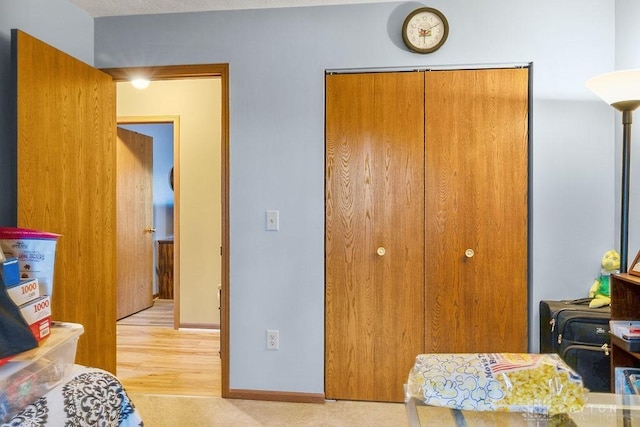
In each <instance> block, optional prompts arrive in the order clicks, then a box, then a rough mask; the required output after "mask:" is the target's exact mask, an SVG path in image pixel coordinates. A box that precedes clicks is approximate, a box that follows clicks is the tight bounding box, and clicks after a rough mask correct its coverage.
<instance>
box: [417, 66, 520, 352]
mask: <svg viewBox="0 0 640 427" xmlns="http://www.w3.org/2000/svg"><path fill="white" fill-rule="evenodd" d="M425 79H426V101H425V109H426V194H427V196H426V206H427V228H426V239H427V242H428V243H427V246H426V292H427V294H426V295H427V298H426V349H425V350H426V352H435V353H438V352H440V353H446V352H472V353H476V352H526V351H527V292H528V290H527V288H528V287H527V221H528V207H527V206H528V200H527V197H528V196H527V195H528V140H527V135H528V128H527V126H528V118H527V117H528V70H527V69H493V70H464V71H434V72H427V73H425ZM468 249H470V250H472V251H473V254H471V253H468V254H467V255H465V252H466V251H467V250H468Z"/></svg>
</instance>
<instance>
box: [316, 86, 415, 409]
mask: <svg viewBox="0 0 640 427" xmlns="http://www.w3.org/2000/svg"><path fill="white" fill-rule="evenodd" d="M423 85H424V79H423V78H422V76H421V75H420V74H419V73H373V74H343V75H331V76H327V78H326V95H327V96H326V195H325V199H326V242H325V244H326V246H325V247H326V332H325V336H326V345H325V348H326V350H325V351H326V355H325V364H326V369H325V389H326V390H325V391H326V397H327V398H331V399H350V400H372V401H396V402H401V401H403V390H402V385H403V384H404V382H405V381H406V378H407V375H408V372H409V369H410V368H411V366H412V364H413V361H414V359H415V356H416V355H417V354H419V353H421V352H422V350H423V348H424V345H423V344H424V320H423V319H424V187H423V185H424V129H423V126H424V119H423V117H424V111H423V110H424V98H423V93H424V86H423Z"/></svg>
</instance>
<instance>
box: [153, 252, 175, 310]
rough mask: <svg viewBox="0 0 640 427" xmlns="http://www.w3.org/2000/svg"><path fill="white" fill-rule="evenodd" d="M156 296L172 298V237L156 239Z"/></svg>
mask: <svg viewBox="0 0 640 427" xmlns="http://www.w3.org/2000/svg"><path fill="white" fill-rule="evenodd" d="M157 256H158V258H157V267H156V270H157V273H158V298H160V299H173V239H162V240H158V241H157Z"/></svg>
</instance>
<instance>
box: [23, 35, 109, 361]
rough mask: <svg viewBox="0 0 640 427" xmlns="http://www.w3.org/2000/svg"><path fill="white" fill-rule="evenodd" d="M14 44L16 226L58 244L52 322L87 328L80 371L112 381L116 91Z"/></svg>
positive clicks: (43, 50)
mask: <svg viewBox="0 0 640 427" xmlns="http://www.w3.org/2000/svg"><path fill="white" fill-rule="evenodd" d="M12 36H13V39H12V41H13V43H14V52H15V55H16V62H15V65H16V67H17V69H16V76H17V99H18V113H17V121H18V123H17V135H18V140H17V145H18V163H17V164H18V225H19V226H20V227H28V228H35V229H39V230H46V231H51V232H56V233H60V234H62V237H61V238H60V239H59V241H58V246H57V253H56V264H55V276H54V288H53V296H52V301H53V317H54V319H55V320H62V321H67V322H75V323H80V324H82V325H83V326H84V331H85V332H84V334H83V336H82V339H81V340H80V341H79V345H78V351H77V358H76V361H77V362H78V363H80V364H85V365H90V366H94V367H98V368H103V369H106V370H108V371H111V372H115V369H116V336H115V321H116V318H115V314H116V311H115V301H116V298H115V295H116V292H115V291H116V288H115V283H116V252H115V250H116V245H115V238H116V232H115V231H116V216H115V200H116V199H115V188H116V187H115V165H116V162H115V160H116V156H115V85H114V84H113V82H112V79H111V77H110V76H109V75H107V74H105V73H102V72H101V71H98V70H96V69H94V68H92V67H90V66H88V65H87V64H85V63H83V62H81V61H78V60H77V59H74V58H72V57H71V56H69V55H66V54H64V53H63V52H60V51H59V50H56V49H54V48H52V47H51V46H48V45H46V44H45V43H43V42H41V41H39V40H37V39H35V38H33V37H31V36H29V35H28V34H25V33H23V32H20V31H17V30H14V31H13V34H12Z"/></svg>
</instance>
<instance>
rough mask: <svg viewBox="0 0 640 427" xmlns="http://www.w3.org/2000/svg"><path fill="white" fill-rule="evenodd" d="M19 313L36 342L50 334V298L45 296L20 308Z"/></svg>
mask: <svg viewBox="0 0 640 427" xmlns="http://www.w3.org/2000/svg"><path fill="white" fill-rule="evenodd" d="M20 313H21V314H22V317H24V320H26V322H27V323H28V324H29V326H30V327H31V332H33V335H34V336H35V337H36V339H37V340H38V342H40V341H42V340H43V339H45V338H46V337H48V336H49V334H50V333H51V298H49V295H45V296H43V297H40V298H38V299H35V300H33V301H31V302H28V303H26V304H23V305H21V306H20Z"/></svg>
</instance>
